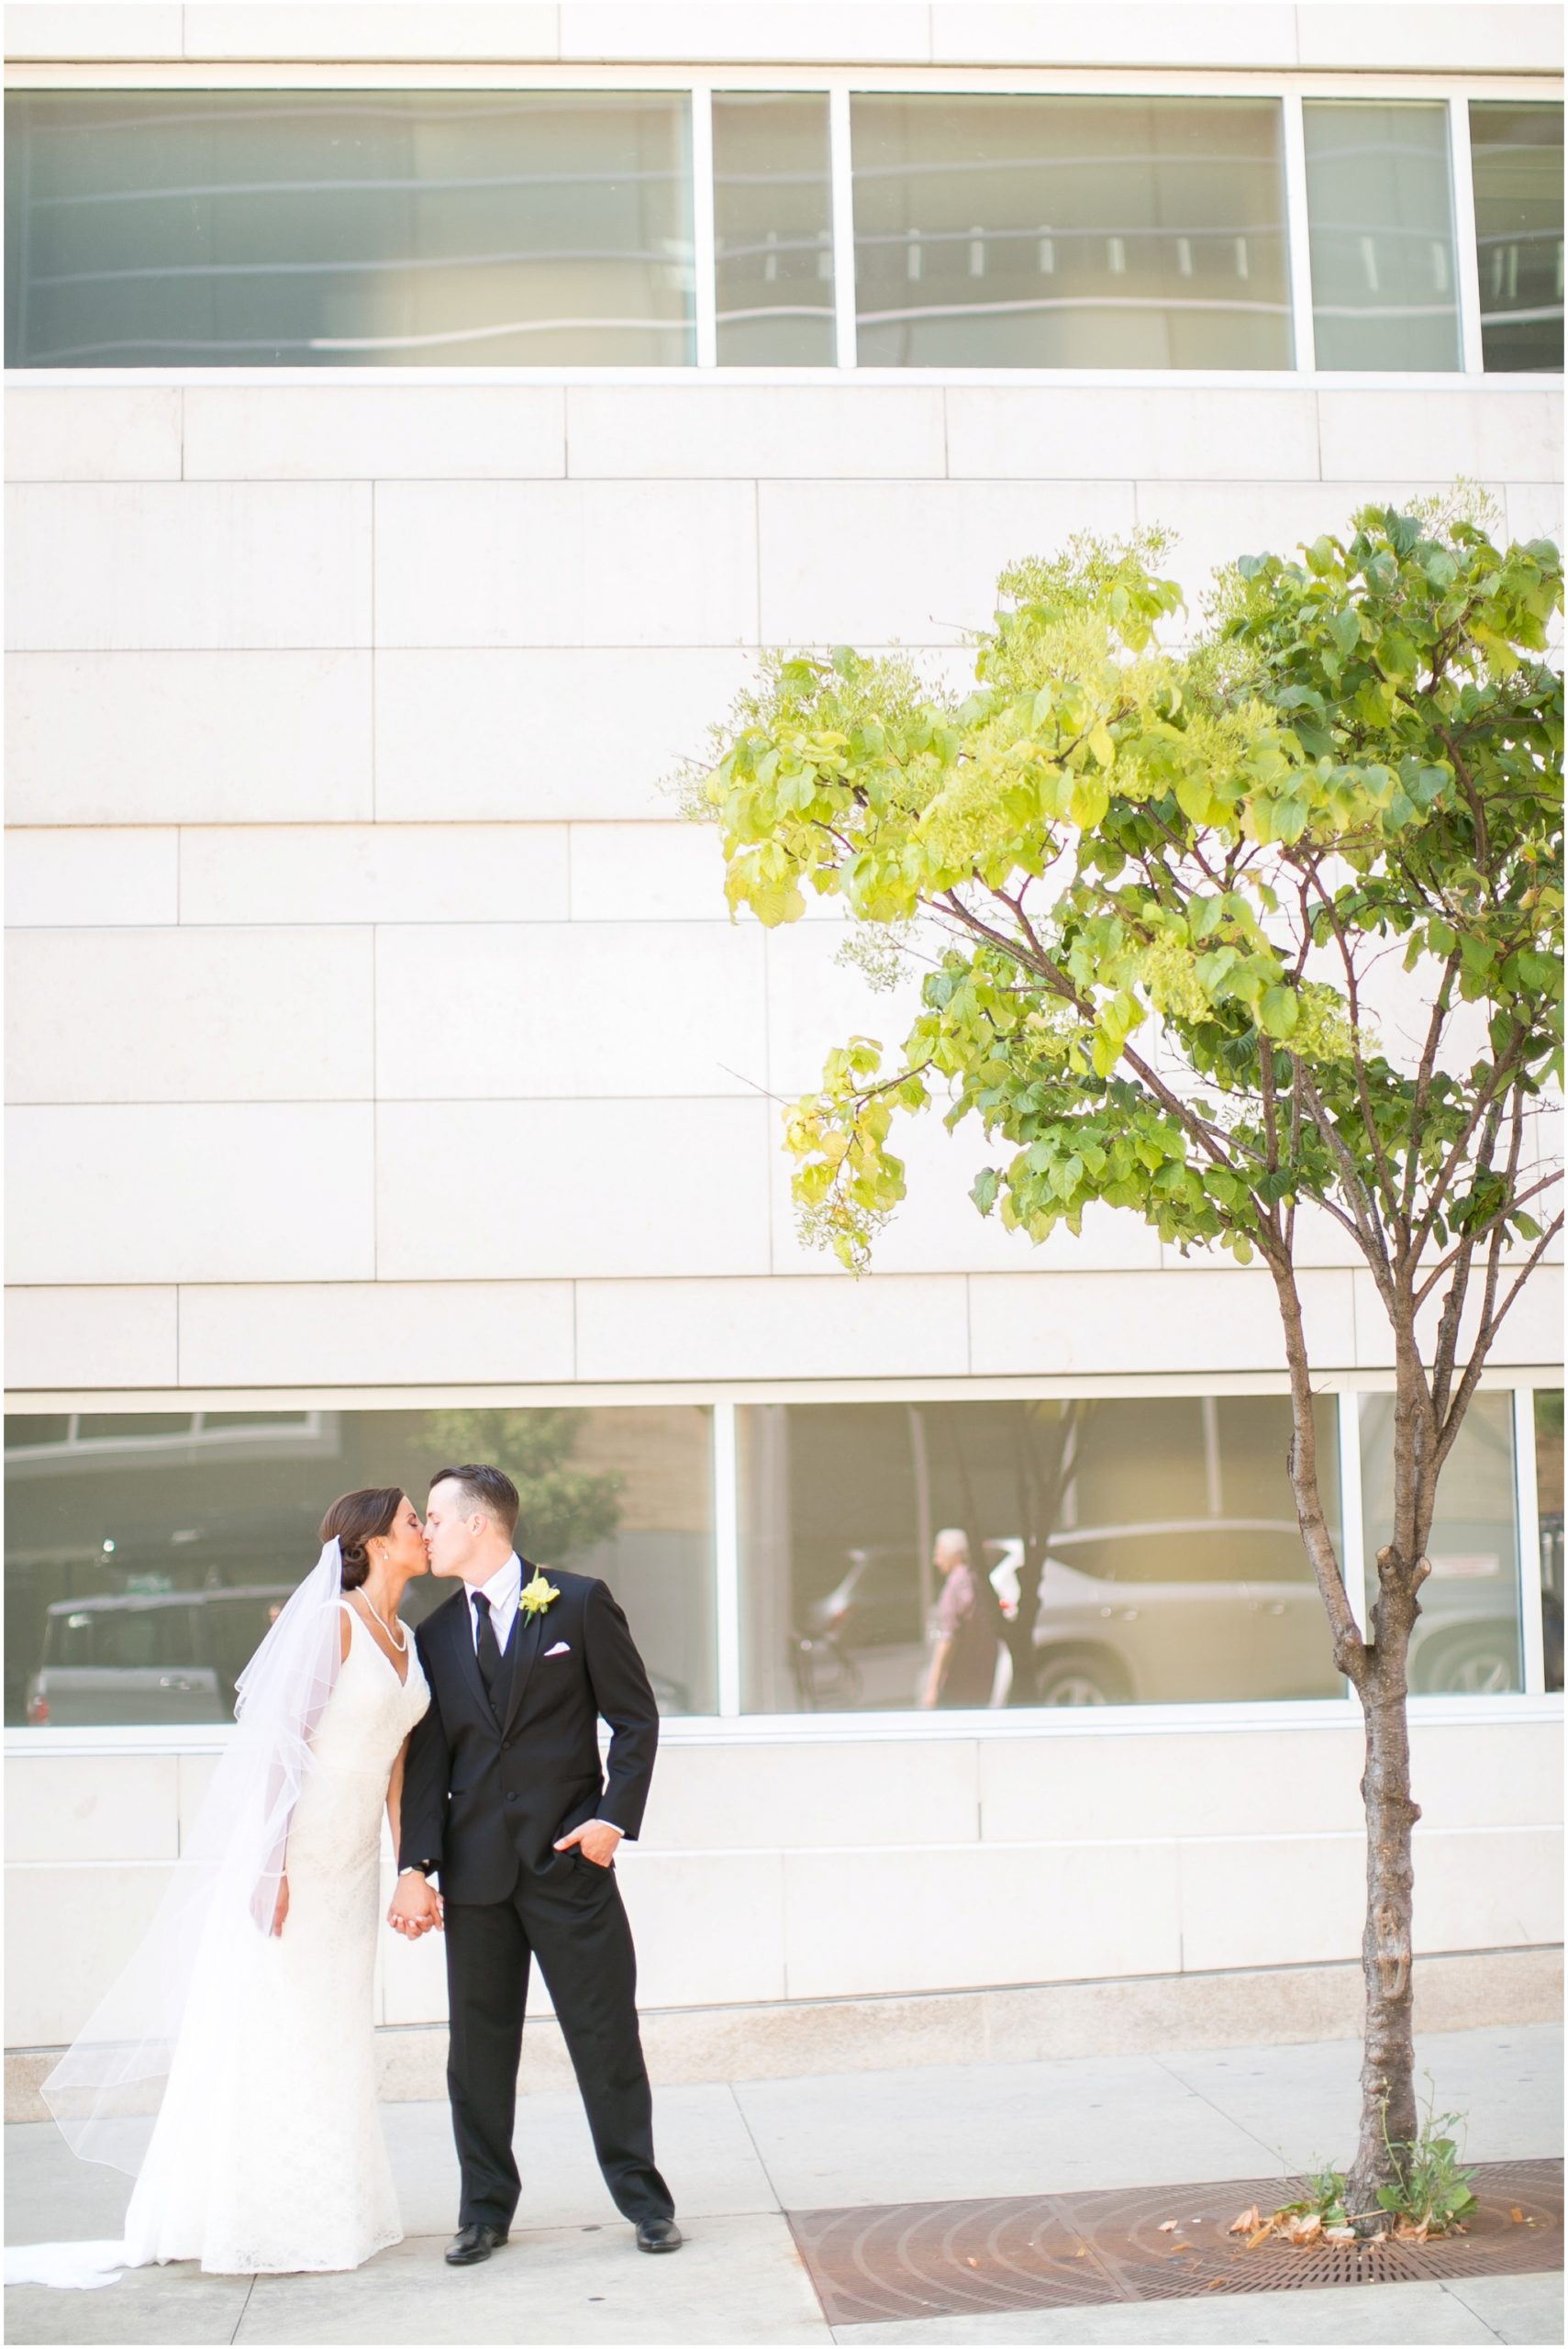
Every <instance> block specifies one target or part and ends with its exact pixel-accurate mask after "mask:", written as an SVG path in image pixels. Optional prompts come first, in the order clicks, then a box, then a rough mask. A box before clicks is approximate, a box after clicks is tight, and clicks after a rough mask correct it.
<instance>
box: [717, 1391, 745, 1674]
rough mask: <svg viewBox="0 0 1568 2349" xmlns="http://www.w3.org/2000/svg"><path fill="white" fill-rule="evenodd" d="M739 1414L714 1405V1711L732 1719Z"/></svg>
mask: <svg viewBox="0 0 1568 2349" xmlns="http://www.w3.org/2000/svg"><path fill="white" fill-rule="evenodd" d="M739 1441H740V1423H739V1414H738V1413H737V1411H736V1408H735V1406H734V1404H733V1403H715V1405H714V1407H713V1564H714V1579H715V1592H716V1603H715V1610H714V1636H715V1643H716V1645H717V1651H718V1655H717V1664H718V1711H719V1717H720V1719H721V1720H734V1719H735V1718H736V1716H737V1715H738V1714H739V1713H740V1476H739V1475H738V1474H737V1470H738V1465H739V1464H738V1461H737V1458H736V1450H735V1447H736V1445H737V1443H738V1442H739Z"/></svg>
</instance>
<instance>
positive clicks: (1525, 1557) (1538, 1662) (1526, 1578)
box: [1514, 1386, 1546, 1697]
mask: <svg viewBox="0 0 1568 2349" xmlns="http://www.w3.org/2000/svg"><path fill="white" fill-rule="evenodd" d="M1514 1484H1515V1491H1516V1502H1515V1518H1516V1521H1517V1523H1518V1556H1519V1634H1520V1641H1521V1644H1522V1647H1523V1651H1524V1653H1523V1658H1522V1661H1523V1664H1524V1686H1525V1693H1526V1695H1527V1696H1530V1697H1539V1696H1541V1695H1543V1694H1544V1693H1545V1689H1546V1648H1545V1642H1544V1639H1543V1636H1542V1626H1541V1620H1540V1497H1539V1495H1538V1492H1537V1488H1536V1481H1535V1390H1534V1389H1533V1387H1529V1386H1516V1387H1515V1389H1514Z"/></svg>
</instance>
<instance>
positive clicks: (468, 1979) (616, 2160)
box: [446, 1854, 675, 2227]
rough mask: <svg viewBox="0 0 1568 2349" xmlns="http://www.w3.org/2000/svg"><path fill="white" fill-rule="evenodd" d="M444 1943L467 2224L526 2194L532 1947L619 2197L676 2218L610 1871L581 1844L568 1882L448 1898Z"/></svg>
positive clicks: (495, 2217)
mask: <svg viewBox="0 0 1568 2349" xmlns="http://www.w3.org/2000/svg"><path fill="white" fill-rule="evenodd" d="M590 1870H592V1875H591V1876H590V1874H589V1871H590ZM446 1943H447V1995H448V1998H449V2001H450V2009H451V2043H450V2054H449V2056H448V2060H447V2088H448V2092H449V2094H450V2097H451V2106H452V2132H453V2134H454V2135H455V2137H456V2139H457V2153H458V2160H459V2162H460V2164H461V2165H462V2204H461V2206H460V2210H459V2215H458V2224H459V2225H460V2226H464V2227H466V2226H472V2225H473V2224H474V2223H475V2222H478V2221H483V2222H484V2224H487V2225H490V2226H496V2227H506V2226H509V2225H510V2224H511V2221H512V2214H513V2212H514V2210H516V2209H517V2198H518V2195H519V2193H520V2192H521V2183H520V2180H519V2178H518V2176H517V2162H516V2159H515V2158H514V2156H513V2153H512V2123H513V2120H514V2117H515V2113H516V2108H517V2060H518V2057H519V2055H520V2054H521V2052H522V2043H523V2009H524V2008H525V2006H526V2005H527V2002H528V1963H529V1959H530V1957H535V1956H537V1957H538V1959H539V1970H540V1972H541V1973H542V1974H543V1976H544V1978H545V1982H546V1985H547V1986H548V1987H549V1990H550V1998H551V2000H552V2002H553V2004H554V2007H555V2011H556V2015H557V2018H558V2020H559V2021H560V2024H561V2029H562V2036H563V2037H564V2039H565V2041H566V2050H567V2053H568V2054H569V2055H570V2056H571V2058H572V2067H573V2071H574V2072H575V2073H576V2075H577V2085H578V2087H579V2088H580V2089H581V2090H582V2094H583V2103H584V2109H585V2110H586V2112H587V2115H588V2126H589V2128H590V2130H591V2131H592V2132H593V2137H594V2151H595V2154H597V2155H598V2157H599V2167H600V2168H601V2169H602V2170H603V2172H604V2174H605V2184H606V2186H607V2187H608V2188H609V2189H610V2193H611V2195H612V2197H613V2198H614V2200H615V2204H616V2208H617V2210H620V2211H621V2212H623V2214H624V2215H625V2216H626V2217H627V2218H628V2219H630V2220H632V2221H637V2220H639V2219H654V2218H667V2217H669V2216H671V2215H672V2214H673V2210H674V2207H675V2206H674V2203H673V2200H672V2199H671V2194H670V2189H669V2188H668V2187H667V2186H666V2185H665V2183H664V2181H663V2179H662V2177H661V2176H660V2175H659V2172H658V2170H657V2169H656V2168H655V2167H654V2164H653V2103H652V2098H651V2094H650V2092H649V2087H648V2072H647V2068H646V2066H645V2065H644V2063H643V2060H642V2041H641V2038H640V2036H639V2032H638V2027H637V1955H636V1952H635V1951H634V1950H633V1948H632V1942H631V1927H630V1925H629V1924H628V1921H627V1914H626V1910H625V1909H623V1908H622V1906H621V1898H620V1887H619V1886H618V1885H617V1882H616V1880H615V1876H614V1873H613V1871H612V1870H611V1869H609V1868H600V1867H596V1866H595V1864H594V1862H593V1861H592V1860H587V1859H584V1858H583V1857H582V1856H581V1855H580V1854H573V1859H572V1863H571V1874H570V1876H566V1877H564V1878H563V1879H562V1881H561V1882H560V1883H558V1884H557V1883H552V1882H549V1881H545V1880H541V1879H540V1878H539V1877H537V1876H527V1875H525V1876H522V1877H520V1878H519V1880H518V1882H517V1885H516V1887H514V1889H513V1891H512V1893H511V1895H510V1897H509V1898H507V1899H506V1900H497V1901H493V1902H486V1903H484V1904H483V1905H474V1904H469V1903H465V1902H461V1901H454V1900H449V1901H448V1902H447V1903H446Z"/></svg>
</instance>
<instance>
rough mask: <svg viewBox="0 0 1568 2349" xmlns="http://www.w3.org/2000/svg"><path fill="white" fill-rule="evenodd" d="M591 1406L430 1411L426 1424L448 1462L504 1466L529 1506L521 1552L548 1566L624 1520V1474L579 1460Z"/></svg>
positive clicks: (522, 1520)
mask: <svg viewBox="0 0 1568 2349" xmlns="http://www.w3.org/2000/svg"><path fill="white" fill-rule="evenodd" d="M587 1416H588V1415H587V1413H586V1411H582V1410H569V1409H553V1408H539V1409H537V1410H527V1411H431V1412H430V1413H428V1416H427V1419H426V1422H425V1424H426V1429H427V1432H428V1441H429V1443H430V1446H431V1449H432V1450H433V1451H435V1452H437V1453H439V1454H440V1459H441V1464H442V1465H444V1466H452V1467H457V1466H461V1465H462V1464H465V1463H466V1462H469V1461H475V1460H484V1461H488V1462H490V1463H491V1464H493V1465H494V1466H495V1467H497V1468H502V1469H505V1471H506V1475H508V1476H510V1478H511V1480H512V1482H513V1484H514V1485H516V1486H517V1494H518V1497H519V1500H520V1502H521V1504H522V1506H521V1508H520V1510H519V1513H518V1518H517V1546H518V1549H519V1552H521V1553H523V1554H525V1555H526V1556H527V1557H528V1558H529V1559H531V1560H533V1561H535V1562H536V1563H538V1564H541V1565H569V1564H571V1562H572V1560H573V1558H574V1557H579V1556H581V1554H582V1553H583V1552H584V1551H585V1550H589V1549H592V1547H593V1545H594V1543H595V1542H603V1541H606V1540H607V1539H608V1537H609V1535H611V1534H612V1533H613V1532H614V1531H615V1530H616V1528H617V1525H618V1524H619V1523H620V1515H621V1498H620V1496H621V1489H622V1485H623V1482H624V1480H623V1478H622V1477H621V1475H619V1473H618V1471H617V1470H614V1469H606V1470H589V1469H585V1468H577V1467H574V1466H573V1453H574V1451H575V1447H576V1442H577V1437H578V1434H579V1432H580V1431H581V1429H582V1427H583V1425H584V1421H585V1419H587Z"/></svg>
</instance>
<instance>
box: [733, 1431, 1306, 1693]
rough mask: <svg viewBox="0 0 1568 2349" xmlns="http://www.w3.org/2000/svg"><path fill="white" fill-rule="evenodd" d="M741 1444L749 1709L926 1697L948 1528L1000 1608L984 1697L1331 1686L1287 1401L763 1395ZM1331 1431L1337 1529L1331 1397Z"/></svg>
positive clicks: (1292, 1690) (745, 1683)
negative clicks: (792, 1401)
mask: <svg viewBox="0 0 1568 2349" xmlns="http://www.w3.org/2000/svg"><path fill="white" fill-rule="evenodd" d="M740 1436H741V1452H740V1468H741V1497H742V1513H741V1540H742V1575H743V1579H742V1636H743V1642H744V1649H743V1698H742V1701H743V1703H744V1706H745V1709H747V1710H748V1711H751V1712H795V1711H811V1710H817V1711H834V1712H838V1711H864V1710H873V1709H897V1708H904V1707H908V1706H911V1705H913V1704H914V1703H915V1702H916V1701H917V1691H918V1690H919V1688H920V1687H922V1686H923V1685H924V1682H925V1679H926V1675H927V1671H928V1668H929V1658H930V1653H931V1641H932V1638H933V1635H934V1631H935V1621H934V1618H935V1615H936V1609H937V1602H938V1598H939V1591H938V1581H939V1577H938V1575H937V1573H936V1571H935V1569H934V1567H933V1564H932V1552H933V1547H934V1544H935V1540H936V1536H937V1534H938V1532H939V1531H940V1530H941V1529H943V1528H944V1527H954V1528H961V1529H962V1530H963V1531H964V1532H965V1533H967V1535H968V1539H969V1553H970V1558H971V1561H972V1564H973V1565H974V1566H976V1567H978V1568H981V1569H983V1570H984V1573H985V1575H987V1577H988V1579H989V1582H990V1585H991V1587H992V1590H993V1592H994V1594H995V1600H996V1610H995V1616H993V1617H991V1621H992V1625H993V1630H992V1632H991V1634H990V1636H992V1637H994V1638H995V1642H996V1646H997V1650H998V1653H997V1656H996V1663H995V1673H994V1675H993V1681H992V1694H991V1701H992V1702H993V1703H996V1704H1004V1703H1005V1704H1011V1705H1034V1704H1048V1705H1095V1704H1124V1703H1156V1702H1161V1701H1167V1702H1182V1701H1187V1700H1204V1699H1213V1698H1291V1697H1316V1696H1332V1695H1338V1694H1339V1693H1340V1689H1341V1687H1342V1683H1341V1682H1340V1678H1339V1676H1338V1675H1337V1674H1336V1673H1335V1671H1334V1668H1333V1663H1332V1658H1331V1655H1330V1653H1329V1631H1328V1625H1327V1621H1326V1619H1325V1617H1324V1614H1323V1609H1322V1602H1321V1600H1320V1599H1319V1598H1318V1589H1317V1585H1316V1583H1315V1582H1314V1580H1313V1577H1312V1574H1311V1570H1310V1568H1309V1566H1308V1564H1307V1557H1306V1553H1305V1552H1304V1551H1303V1549H1302V1545H1301V1537H1300V1533H1299V1531H1298V1530H1297V1527H1296V1510H1295V1506H1294V1503H1293V1500H1292V1497H1291V1491H1290V1486H1289V1483H1288V1481H1287V1479H1286V1475H1285V1469H1284V1456H1285V1449H1286V1446H1287V1444H1288V1442H1289V1438H1290V1407H1289V1404H1288V1403H1287V1402H1286V1401H1285V1400H1284V1398H1283V1397H1273V1396H1222V1397H1196V1396H1194V1397H1179V1398H1178V1397H1172V1398H1160V1399H1157V1400H1150V1401H1136V1402H1134V1401H1115V1402H1106V1401H1095V1402H1088V1401H1049V1402H1046V1401H1030V1402H987V1403H940V1404H931V1403H921V1404H913V1403H908V1404H905V1403H895V1404H866V1405H858V1406H856V1407H854V1408H850V1409H846V1408H841V1407H840V1406H836V1405H835V1406H832V1407H828V1406H819V1405H813V1404H805V1405H784V1404H767V1405H755V1406H751V1407H749V1408H745V1409H744V1410H742V1412H741V1413H740ZM1318 1445H1319V1460H1320V1463H1321V1466H1322V1471H1323V1477H1324V1494H1325V1501H1326V1504H1327V1507H1328V1510H1329V1520H1330V1522H1331V1524H1333V1525H1334V1526H1335V1527H1336V1528H1337V1526H1338V1520H1339V1491H1338V1474H1337V1469H1338V1449H1337V1444H1336V1441H1335V1413H1334V1407H1333V1405H1332V1403H1331V1402H1325V1403H1324V1404H1322V1405H1321V1406H1320V1407H1319V1427H1318ZM982 1604H983V1606H984V1602H982ZM985 1611H986V1612H987V1613H988V1612H989V1609H988V1607H986V1608H985Z"/></svg>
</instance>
